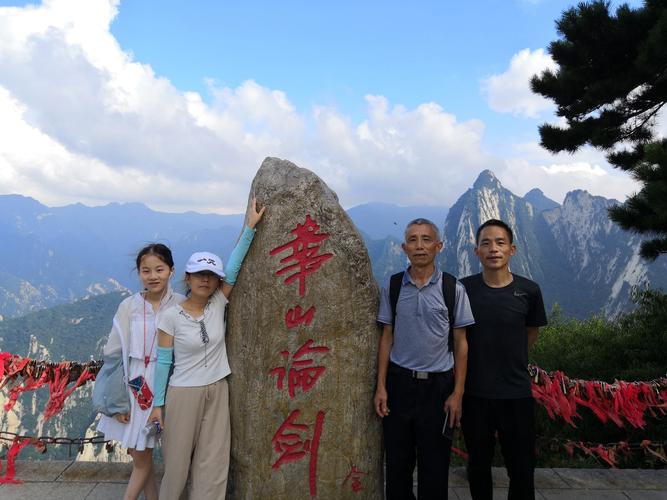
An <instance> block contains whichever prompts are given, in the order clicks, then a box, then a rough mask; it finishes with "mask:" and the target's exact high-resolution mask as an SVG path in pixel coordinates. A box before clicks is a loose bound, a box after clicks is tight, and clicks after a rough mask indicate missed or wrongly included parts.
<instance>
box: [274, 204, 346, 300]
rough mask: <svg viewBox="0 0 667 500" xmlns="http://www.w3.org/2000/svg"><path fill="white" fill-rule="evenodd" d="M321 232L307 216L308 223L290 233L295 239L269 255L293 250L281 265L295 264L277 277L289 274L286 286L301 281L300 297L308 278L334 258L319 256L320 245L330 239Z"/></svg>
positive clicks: (282, 270) (280, 272)
mask: <svg viewBox="0 0 667 500" xmlns="http://www.w3.org/2000/svg"><path fill="white" fill-rule="evenodd" d="M319 230H320V226H319V224H318V223H317V222H316V221H315V220H313V219H312V218H311V217H310V215H306V221H305V222H304V223H303V224H297V225H296V227H295V228H294V229H292V231H290V233H291V234H293V235H294V236H295V238H294V239H293V240H292V241H290V242H288V243H285V244H284V245H280V246H277V247H276V248H274V249H273V250H271V251H270V252H269V255H277V254H279V253H282V252H284V251H286V250H290V249H291V250H292V253H291V254H290V255H288V256H287V257H284V258H282V259H281V260H280V263H281V264H287V263H288V262H294V263H293V264H289V265H286V266H285V267H283V268H282V269H279V270H278V271H276V276H283V275H285V274H289V276H287V278H285V281H284V283H285V284H286V285H289V284H290V283H292V282H293V281H295V280H299V296H300V297H303V296H304V294H305V293H306V276H308V275H310V274H313V273H314V272H316V271H317V270H318V269H319V268H320V266H321V265H322V264H323V263H325V262H326V261H327V260H329V259H330V258H331V257H333V254H331V253H325V254H321V255H318V252H319V250H320V244H321V243H322V242H323V241H324V240H326V239H327V238H329V235H328V234H327V233H318V232H317V231H319ZM290 273H291V274H290Z"/></svg>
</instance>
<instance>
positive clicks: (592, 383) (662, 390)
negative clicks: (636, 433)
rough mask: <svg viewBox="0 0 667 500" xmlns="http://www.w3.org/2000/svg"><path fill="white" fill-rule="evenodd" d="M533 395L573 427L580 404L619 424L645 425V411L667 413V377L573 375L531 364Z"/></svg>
mask: <svg viewBox="0 0 667 500" xmlns="http://www.w3.org/2000/svg"><path fill="white" fill-rule="evenodd" d="M528 371H529V373H530V374H531V376H532V378H533V397H534V398H535V399H536V400H537V401H538V402H539V403H540V404H541V405H542V406H544V408H545V409H546V410H547V413H548V414H549V417H551V418H552V419H555V417H556V416H559V417H561V418H562V419H563V420H565V421H566V422H567V423H568V424H570V425H571V426H572V427H576V424H575V423H574V418H575V417H576V418H580V417H581V416H580V415H579V413H578V412H577V405H581V406H585V407H587V408H589V409H590V410H591V411H592V412H593V413H594V414H595V416H596V417H597V418H598V419H600V420H601V421H602V422H603V423H606V422H607V421H609V420H611V421H612V422H614V424H616V425H617V426H618V427H625V424H626V423H627V424H629V425H631V426H632V427H635V428H640V429H643V428H644V427H645V425H646V420H645V415H646V414H647V413H648V414H649V415H651V416H653V417H655V416H658V415H665V414H666V413H667V379H665V378H661V379H657V380H652V381H650V382H624V381H616V382H614V383H613V384H608V383H606V382H601V381H598V380H576V379H570V378H568V377H567V376H565V375H564V374H563V372H560V371H556V372H553V373H547V372H546V371H544V370H542V369H541V368H539V367H537V366H534V365H531V366H530V367H529V368H528Z"/></svg>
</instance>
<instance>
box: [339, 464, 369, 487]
mask: <svg viewBox="0 0 667 500" xmlns="http://www.w3.org/2000/svg"><path fill="white" fill-rule="evenodd" d="M365 475H366V473H365V472H362V471H360V470H359V469H357V467H356V466H354V465H353V466H352V469H351V470H350V473H349V474H348V475H347V476H346V477H345V480H344V481H343V486H345V485H346V484H347V482H348V481H349V482H350V487H351V488H352V491H353V492H355V493H359V492H360V491H361V490H362V489H363V486H362V484H361V480H362V479H363V477H364V476H365Z"/></svg>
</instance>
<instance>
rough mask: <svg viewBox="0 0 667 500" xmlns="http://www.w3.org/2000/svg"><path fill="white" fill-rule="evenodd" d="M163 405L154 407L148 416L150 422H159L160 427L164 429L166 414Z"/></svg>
mask: <svg viewBox="0 0 667 500" xmlns="http://www.w3.org/2000/svg"><path fill="white" fill-rule="evenodd" d="M163 415H164V414H163V412H162V407H161V406H155V407H153V410H151V414H150V415H149V416H148V421H149V422H157V423H158V424H159V425H160V429H162V430H164V416H163Z"/></svg>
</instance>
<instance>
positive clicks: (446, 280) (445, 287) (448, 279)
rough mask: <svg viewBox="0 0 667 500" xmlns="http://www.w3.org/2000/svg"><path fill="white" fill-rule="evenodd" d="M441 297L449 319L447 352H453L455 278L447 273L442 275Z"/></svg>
mask: <svg viewBox="0 0 667 500" xmlns="http://www.w3.org/2000/svg"><path fill="white" fill-rule="evenodd" d="M442 296H443V298H444V299H445V306H447V316H448V319H449V337H448V338H447V346H448V347H449V352H452V353H453V352H454V308H455V307H456V278H455V277H454V276H452V275H451V274H449V273H446V272H444V271H443V273H442Z"/></svg>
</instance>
